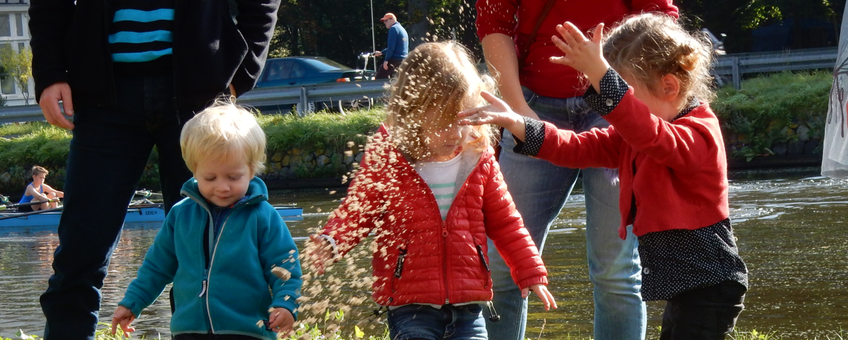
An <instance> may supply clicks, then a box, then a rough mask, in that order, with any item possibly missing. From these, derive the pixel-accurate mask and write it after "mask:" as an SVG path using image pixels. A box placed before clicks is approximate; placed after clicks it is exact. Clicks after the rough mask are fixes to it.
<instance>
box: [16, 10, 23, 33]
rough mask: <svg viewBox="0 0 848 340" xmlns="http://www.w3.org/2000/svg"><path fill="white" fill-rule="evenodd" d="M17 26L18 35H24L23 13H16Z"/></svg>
mask: <svg viewBox="0 0 848 340" xmlns="http://www.w3.org/2000/svg"><path fill="white" fill-rule="evenodd" d="M15 28H16V29H17V31H16V33H17V36H19V37H22V36H24V16H23V15H21V13H15Z"/></svg>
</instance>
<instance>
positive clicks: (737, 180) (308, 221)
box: [0, 169, 848, 339]
mask: <svg viewBox="0 0 848 340" xmlns="http://www.w3.org/2000/svg"><path fill="white" fill-rule="evenodd" d="M731 177H732V180H731V183H730V186H731V188H730V205H731V218H732V219H733V223H734V229H735V232H736V236H737V237H738V244H739V249H740V253H741V254H742V256H743V257H744V259H745V260H746V261H747V263H748V267H749V270H750V282H751V289H750V290H749V292H748V295H747V297H746V301H745V311H744V312H743V313H742V315H741V317H740V319H739V322H738V325H737V326H738V328H739V329H740V330H744V331H751V330H754V329H755V330H757V331H759V332H761V333H763V332H766V333H767V332H777V334H779V335H781V337H782V338H783V339H815V338H819V339H823V338H825V337H827V336H829V335H831V338H835V337H832V334H834V332H836V331H839V330H840V329H843V328H848V270H846V267H847V266H848V265H847V264H848V222H846V221H848V180H833V179H828V178H823V177H819V176H817V169H794V170H793V171H782V172H774V171H771V172H769V171H766V172H751V171H749V172H738V173H733V174H732V176H731ZM341 197H343V191H342V190H339V192H336V191H334V190H333V189H325V190H320V189H316V190H300V191H278V192H274V193H272V202H274V203H289V202H296V203H298V204H299V205H300V206H302V207H304V212H305V218H304V219H303V220H302V221H298V222H292V223H289V228H290V229H291V231H292V234H293V235H294V236H295V237H305V236H307V235H308V234H309V232H310V230H312V229H314V228H316V227H319V226H320V225H321V224H322V223H323V222H324V221H326V218H327V215H328V213H329V211H331V210H332V209H333V208H334V207H336V206H337V205H338V203H337V202H338V199H339V198H341ZM584 227H585V214H584V211H583V196H582V194H581V193H580V191H579V189H578V190H577V191H576V192H575V195H573V196H572V198H571V199H570V200H569V202H568V203H567V204H566V208H565V209H563V211H562V213H561V214H560V216H559V218H558V220H557V221H556V223H555V225H554V226H553V228H554V230H553V231H552V234H551V235H550V236H549V237H548V244H547V245H546V247H545V253H544V254H543V258H544V260H545V263H546V264H547V265H548V270H549V272H550V273H551V277H550V280H551V285H550V286H549V287H550V289H551V291H552V292H553V294H554V296H555V297H556V298H557V302H558V304H559V309H558V310H556V311H551V312H544V311H543V310H542V308H541V306H540V305H539V304H538V301H537V300H535V297H531V315H530V317H529V319H530V320H529V321H528V327H529V328H528V331H527V337H528V338H531V339H537V338H539V339H564V338H567V336H571V338H576V339H583V338H588V337H591V335H592V310H593V309H592V287H591V284H590V282H589V278H588V275H587V265H586V261H585V251H586V249H585V228H584ZM157 229H158V226H156V225H135V226H128V227H127V228H125V230H124V232H123V235H122V237H121V241H120V245H119V246H118V249H117V250H116V251H115V254H114V257H113V260H112V265H111V267H110V270H109V276H108V277H107V280H106V284H105V286H104V288H103V307H102V310H103V312H102V313H101V315H102V317H101V318H102V320H103V321H106V322H110V321H111V314H112V312H113V311H114V309H115V306H116V303H117V302H118V301H119V300H120V299H121V297H122V295H123V291H124V289H126V286H127V285H128V284H129V282H130V281H131V280H132V279H133V278H134V277H135V272H136V270H137V269H138V266H139V264H140V263H141V262H142V259H143V258H144V254H145V252H146V250H147V248H148V247H149V246H150V244H151V242H152V241H153V238H154V236H155V235H156V232H157ZM57 245H58V240H57V237H56V234H55V230H53V229H44V230H24V231H16V232H13V233H8V232H7V233H2V231H0V337H13V336H14V334H15V332H17V331H18V330H19V329H22V330H23V331H24V332H26V333H32V334H37V335H41V332H42V328H43V323H44V320H43V315H42V314H41V309H40V307H39V304H38V296H39V294H41V292H42V291H44V289H45V288H46V285H47V278H48V277H49V275H50V273H51V268H50V262H51V258H52V255H53V251H54V249H55V248H56V246H57ZM299 245H301V246H302V245H303V243H302V241H301V242H300V243H299ZM359 262H364V263H366V265H367V261H359ZM341 281H346V280H345V279H344V278H342V279H341ZM310 282H312V283H311V284H313V285H328V283H327V282H322V281H321V279H316V280H314V281H310ZM334 282H338V281H334ZM349 294H353V295H359V296H360V297H365V299H361V300H364V301H363V302H362V303H359V305H358V306H352V307H353V310H354V311H370V310H371V309H372V308H373V305H372V303H371V302H370V299H367V297H368V295H367V291H366V289H359V290H354V291H353V292H352V293H349ZM335 298H336V297H330V299H331V300H332V299H335ZM344 301H349V300H344ZM331 302H336V303H338V304H342V305H345V304H349V303H346V302H339V301H331ZM331 305H332V304H331ZM662 307H663V304H662V303H650V304H649V318H650V319H649V324H648V338H649V339H655V338H657V337H658V336H657V327H658V326H659V325H660V324H661V315H662ZM314 309H318V310H323V309H322V308H313V310H314ZM309 313H312V311H307V312H303V313H302V314H303V315H302V317H307V315H306V314H309ZM364 314H366V313H359V314H357V313H349V314H348V315H349V316H348V321H349V322H353V323H355V322H360V324H362V322H364V321H365V320H366V316H364ZM312 317H313V318H315V317H317V318H320V319H322V320H323V313H320V315H317V316H315V315H313V316H312ZM169 320H170V311H169V305H168V300H167V294H163V296H161V297H160V299H159V300H158V301H157V302H156V303H155V304H154V305H153V306H151V307H149V308H148V309H146V310H145V313H144V314H143V315H142V317H141V318H140V319H138V320H136V322H135V326H136V328H137V329H138V330H139V332H137V334H138V333H141V334H140V335H145V336H147V337H148V338H150V337H156V336H158V335H159V334H161V335H162V336H163V337H170V335H169V333H168V323H169ZM369 320H370V321H371V324H375V323H377V324H379V320H377V321H376V322H375V321H373V320H371V319H369ZM379 327H380V326H377V327H376V328H379Z"/></svg>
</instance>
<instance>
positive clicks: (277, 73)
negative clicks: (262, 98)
mask: <svg viewBox="0 0 848 340" xmlns="http://www.w3.org/2000/svg"><path fill="white" fill-rule="evenodd" d="M374 75H375V72H374V71H370V70H359V69H352V68H350V67H347V66H345V65H342V64H340V63H338V62H335V61H333V60H330V59H327V58H325V57H285V58H274V59H268V60H267V61H266V62H265V69H264V70H263V71H262V74H261V75H260V76H259V81H258V82H257V83H256V87H257V88H261V87H275V86H298V85H311V84H321V83H334V82H348V81H359V80H372V79H374Z"/></svg>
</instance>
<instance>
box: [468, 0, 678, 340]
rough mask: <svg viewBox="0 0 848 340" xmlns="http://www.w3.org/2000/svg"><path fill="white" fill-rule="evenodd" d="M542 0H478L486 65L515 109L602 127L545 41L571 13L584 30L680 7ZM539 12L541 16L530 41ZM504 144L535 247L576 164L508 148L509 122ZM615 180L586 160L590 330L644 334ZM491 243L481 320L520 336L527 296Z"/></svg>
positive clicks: (492, 330)
mask: <svg viewBox="0 0 848 340" xmlns="http://www.w3.org/2000/svg"><path fill="white" fill-rule="evenodd" d="M547 3H548V0H524V1H518V0H478V1H477V5H476V7H477V35H478V36H479V38H480V39H481V42H482V44H483V52H484V54H485V57H486V62H487V64H488V66H489V70H490V71H491V73H492V75H493V76H495V78H496V79H497V81H498V90H499V91H500V94H501V95H502V96H503V99H504V100H505V101H506V102H507V104H509V105H510V106H511V107H512V108H513V110H515V111H516V112H518V113H519V114H522V115H524V116H528V117H532V118H538V119H541V120H543V121H547V122H550V123H552V124H554V125H555V126H557V127H558V128H560V129H569V130H573V131H575V132H582V131H588V130H590V129H592V128H594V127H606V126H608V125H609V124H608V123H607V122H606V121H605V120H604V119H603V118H602V117H601V116H599V115H598V114H597V113H596V112H594V111H592V110H591V109H590V108H589V107H588V105H586V103H585V102H584V101H583V99H582V98H581V97H580V96H581V95H582V94H583V92H584V90H585V88H586V86H585V85H586V84H587V83H588V82H587V81H585V80H583V78H582V76H581V75H580V74H579V73H578V72H577V71H575V70H574V69H573V68H570V67H567V66H562V65H557V64H553V63H551V62H550V61H549V57H551V56H558V55H561V52H560V51H559V50H558V49H557V47H556V46H555V45H554V44H553V43H552V42H551V36H553V35H555V34H556V31H555V27H556V25H557V24H562V23H563V22H565V21H570V22H572V23H573V24H574V25H576V26H577V28H578V29H580V30H581V31H583V32H584V33H587V32H588V31H589V30H590V29H593V28H595V27H596V26H597V24H599V23H602V22H603V23H604V24H605V26H607V27H612V26H615V24H616V23H617V22H619V21H621V20H622V19H623V18H624V17H626V16H628V15H631V14H639V13H642V12H652V11H656V12H662V13H665V14H669V15H672V16H675V17H676V16H677V15H678V11H677V7H675V6H674V5H673V4H672V1H671V0H635V1H620V0H596V1H572V0H556V1H554V3H553V7H552V8H551V10H550V11H549V13H547V14H546V15H544V16H543V15H542V12H543V9H544V8H545V6H546V4H547ZM539 20H542V22H541V25H540V26H539V29H538V31H537V32H536V34H535V36H534V37H533V39H532V41H530V40H531V39H530V37H531V35H532V34H533V29H534V27H535V26H536V25H537V22H538V21H539ZM528 41H529V43H528ZM520 60H521V61H520ZM501 145H502V146H503V150H502V151H501V154H500V159H499V160H500V165H501V168H502V170H503V175H504V179H505V180H506V182H507V184H508V187H509V191H510V193H511V194H512V196H513V198H514V201H515V204H516V207H517V209H518V210H519V212H521V215H522V217H523V218H524V221H525V226H526V227H527V229H528V230H529V231H530V234H531V236H532V237H533V241H534V242H535V243H536V245H538V246H539V251H540V252H541V251H542V248H543V246H544V243H545V238H546V236H547V232H548V229H549V228H550V225H551V222H552V221H553V220H554V219H555V218H556V216H557V215H558V214H559V211H560V209H561V208H562V206H563V205H564V204H565V201H566V200H567V198H568V196H569V194H570V192H571V188H572V187H573V186H574V184H575V182H576V180H577V176H578V174H579V173H580V170H578V169H571V168H564V167H558V166H555V165H553V164H550V163H548V162H546V161H543V160H538V159H534V158H530V157H526V156H523V155H518V154H515V153H514V152H513V148H514V146H515V143H514V140H513V138H512V135H511V134H510V133H509V132H508V131H506V132H504V136H503V138H502V141H501ZM616 185H617V178H616V177H615V176H614V172H613V171H611V170H605V169H600V168H588V169H584V170H583V191H584V193H585V197H586V212H587V218H586V238H587V257H588V261H589V278H590V279H591V281H592V283H593V284H594V298H595V322H594V338H595V339H598V340H608V339H616V340H619V339H625V340H626V339H644V337H645V328H646V322H647V316H646V312H645V304H644V303H643V302H642V300H641V297H640V295H639V286H640V284H641V277H640V274H639V272H640V268H639V258H638V253H637V252H636V237H628V238H627V239H626V240H621V238H619V237H618V226H619V224H620V223H621V221H620V218H619V217H618V216H619V214H618V191H619V190H618V188H617V187H616ZM628 232H631V231H629V230H628ZM494 249H495V247H492V246H490V247H489V250H490V253H489V257H490V258H491V261H492V278H493V280H494V291H495V297H494V302H495V307H496V309H497V311H498V312H499V313H500V314H501V321H499V322H496V323H493V322H488V321H487V322H488V324H487V328H488V330H489V335H490V339H494V340H497V339H510V340H514V339H523V338H524V328H525V324H526V316H527V300H526V299H523V298H521V295H520V292H519V290H518V288H517V287H516V286H515V285H514V284H513V283H512V280H511V278H510V277H509V271H508V268H507V267H506V266H505V265H504V262H503V261H502V260H500V257H499V254H498V252H497V251H495V250H494Z"/></svg>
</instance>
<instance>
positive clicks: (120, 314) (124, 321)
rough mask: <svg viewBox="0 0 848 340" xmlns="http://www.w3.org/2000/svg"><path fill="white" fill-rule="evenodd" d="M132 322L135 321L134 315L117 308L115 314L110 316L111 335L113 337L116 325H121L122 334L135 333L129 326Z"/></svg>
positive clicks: (124, 308) (124, 309)
mask: <svg viewBox="0 0 848 340" xmlns="http://www.w3.org/2000/svg"><path fill="white" fill-rule="evenodd" d="M133 320H135V315H133V313H132V312H130V310H129V308H127V307H124V306H118V309H116V310H115V314H112V335H115V331H116V330H117V327H118V325H121V329H122V330H123V331H124V333H132V332H135V328H133V327H132V326H130V324H131V323H132V322H133Z"/></svg>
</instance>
